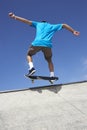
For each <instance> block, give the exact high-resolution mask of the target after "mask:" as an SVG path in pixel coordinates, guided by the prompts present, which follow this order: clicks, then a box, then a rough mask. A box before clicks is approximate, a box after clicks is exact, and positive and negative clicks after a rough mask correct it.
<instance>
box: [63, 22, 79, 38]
mask: <svg viewBox="0 0 87 130" xmlns="http://www.w3.org/2000/svg"><path fill="white" fill-rule="evenodd" d="M63 28H65V29H67V30H69V31H70V32H72V33H73V34H74V35H76V36H78V35H79V34H80V32H78V31H76V30H74V29H73V28H72V27H70V26H69V25H67V24H63Z"/></svg>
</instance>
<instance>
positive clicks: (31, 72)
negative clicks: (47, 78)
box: [26, 68, 36, 76]
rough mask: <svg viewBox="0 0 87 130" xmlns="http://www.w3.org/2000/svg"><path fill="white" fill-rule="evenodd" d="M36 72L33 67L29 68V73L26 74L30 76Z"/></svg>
mask: <svg viewBox="0 0 87 130" xmlns="http://www.w3.org/2000/svg"><path fill="white" fill-rule="evenodd" d="M35 72H36V70H35V68H32V69H30V70H29V73H28V74H27V75H26V76H31V75H33V74H34V73H35Z"/></svg>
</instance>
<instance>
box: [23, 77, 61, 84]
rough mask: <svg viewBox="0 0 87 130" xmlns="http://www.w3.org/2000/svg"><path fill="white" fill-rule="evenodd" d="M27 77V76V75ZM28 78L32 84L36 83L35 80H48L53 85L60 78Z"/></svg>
mask: <svg viewBox="0 0 87 130" xmlns="http://www.w3.org/2000/svg"><path fill="white" fill-rule="evenodd" d="M25 76H26V75H25ZM26 77H27V78H29V79H30V80H31V81H32V83H34V80H48V81H49V82H50V83H51V84H53V81H52V80H54V81H57V80H58V79H59V78H58V77H47V76H37V75H36V76H35V75H33V76H26Z"/></svg>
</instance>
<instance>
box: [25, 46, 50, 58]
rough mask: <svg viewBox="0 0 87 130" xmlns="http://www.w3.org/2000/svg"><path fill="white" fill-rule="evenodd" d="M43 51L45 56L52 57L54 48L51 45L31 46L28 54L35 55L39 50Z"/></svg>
mask: <svg viewBox="0 0 87 130" xmlns="http://www.w3.org/2000/svg"><path fill="white" fill-rule="evenodd" d="M39 51H42V52H43V54H44V57H45V58H51V57H52V50H51V48H49V47H40V46H31V47H30V48H29V50H28V53H27V55H30V56H33V55H35V54H36V53H37V52H39Z"/></svg>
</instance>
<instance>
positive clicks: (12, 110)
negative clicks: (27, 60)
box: [0, 82, 87, 130]
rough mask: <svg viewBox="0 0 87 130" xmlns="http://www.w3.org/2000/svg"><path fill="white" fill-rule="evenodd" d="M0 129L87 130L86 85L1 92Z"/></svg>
mask: <svg viewBox="0 0 87 130" xmlns="http://www.w3.org/2000/svg"><path fill="white" fill-rule="evenodd" d="M0 130H87V82H79V83H72V84H65V85H55V86H50V87H49V86H48V87H45V88H36V89H26V90H19V91H13V92H12V91H8V92H0Z"/></svg>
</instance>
